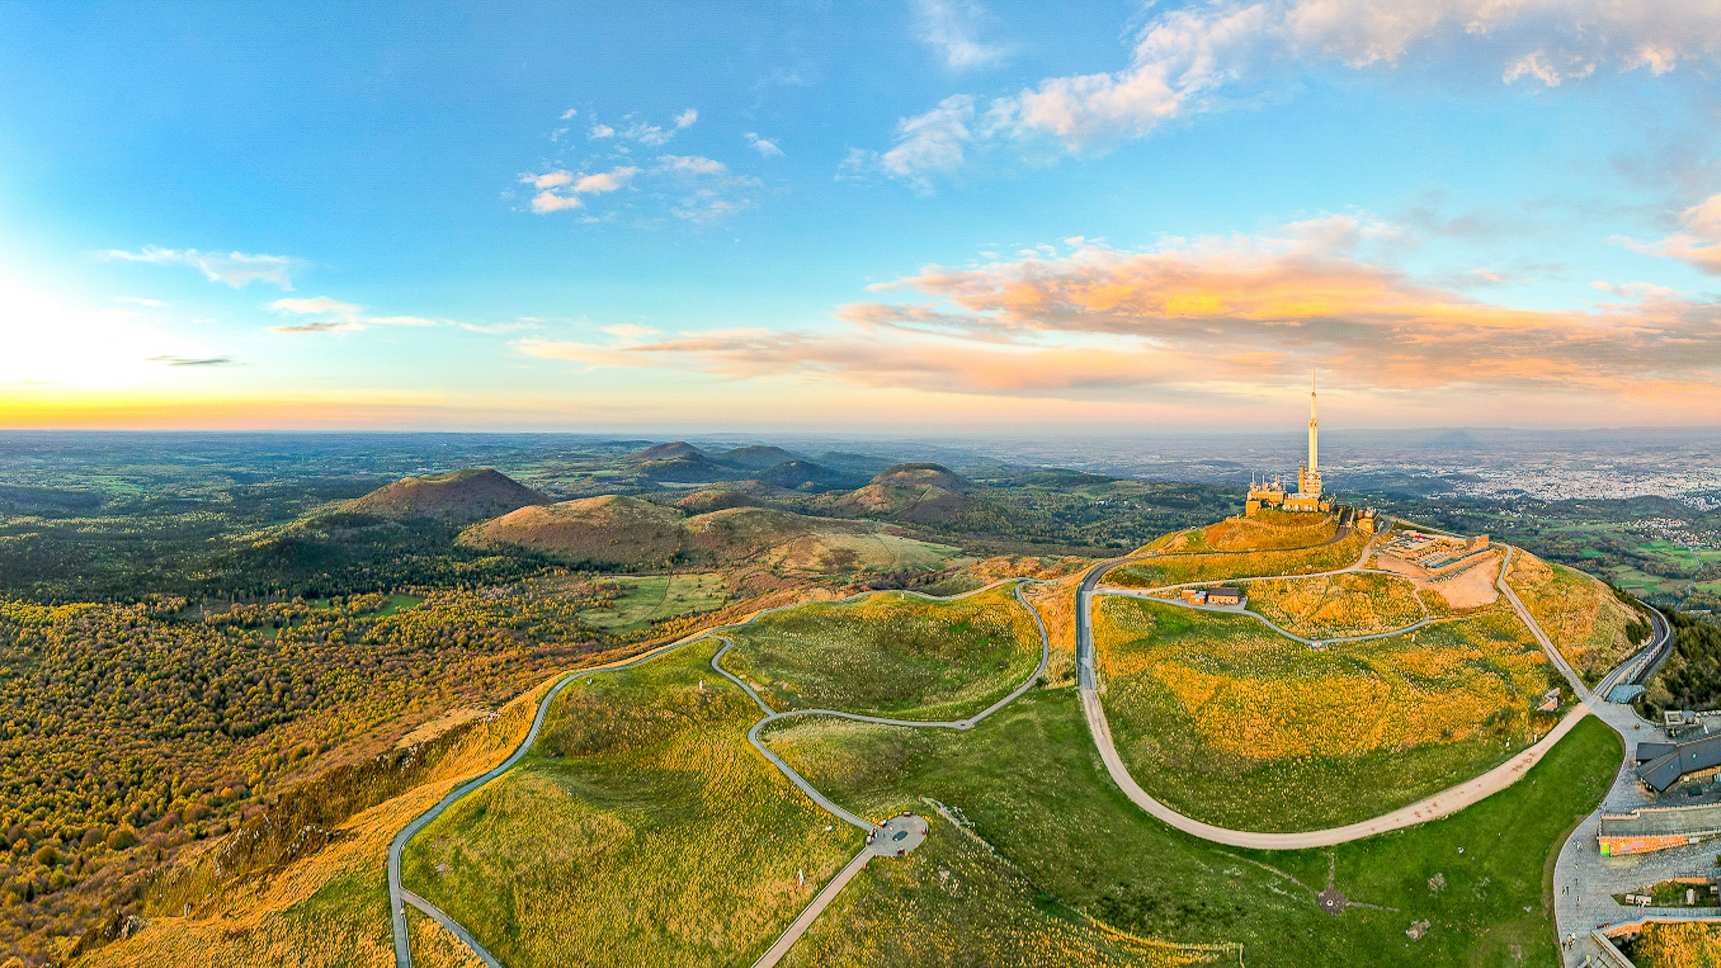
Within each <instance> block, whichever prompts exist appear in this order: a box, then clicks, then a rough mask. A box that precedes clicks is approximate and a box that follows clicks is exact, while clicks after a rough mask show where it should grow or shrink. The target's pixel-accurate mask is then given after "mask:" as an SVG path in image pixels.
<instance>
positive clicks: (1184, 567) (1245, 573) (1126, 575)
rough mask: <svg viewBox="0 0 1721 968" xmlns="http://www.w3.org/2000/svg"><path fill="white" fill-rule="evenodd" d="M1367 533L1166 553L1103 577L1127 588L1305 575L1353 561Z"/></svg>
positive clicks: (1365, 540) (1110, 572)
mask: <svg viewBox="0 0 1721 968" xmlns="http://www.w3.org/2000/svg"><path fill="white" fill-rule="evenodd" d="M1368 541H1369V536H1368V535H1366V534H1362V533H1360V532H1353V533H1352V534H1351V535H1349V536H1348V537H1346V538H1345V539H1344V540H1343V541H1340V542H1338V543H1336V544H1331V545H1327V546H1326V547H1324V548H1316V549H1313V550H1311V551H1251V552H1247V553H1243V554H1201V553H1199V552H1197V553H1192V554H1181V553H1179V554H1169V555H1167V556H1166V557H1164V558H1156V559H1154V560H1152V561H1147V562H1142V563H1140V564H1135V565H1125V566H1124V567H1122V568H1114V569H1112V570H1111V571H1109V572H1107V573H1106V578H1105V580H1106V581H1107V582H1108V583H1110V584H1113V585H1122V586H1124V587H1126V588H1154V587H1157V586H1160V585H1175V584H1181V583H1183V582H1196V581H1223V580H1224V579H1227V578H1254V577H1257V576H1264V575H1307V574H1310V573H1312V572H1317V571H1333V570H1335V569H1338V568H1344V567H1346V566H1348V565H1351V564H1354V563H1355V562H1356V560H1357V557H1358V556H1359V555H1361V554H1362V549H1363V548H1364V547H1365V546H1367V545H1368Z"/></svg>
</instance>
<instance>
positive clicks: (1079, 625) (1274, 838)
mask: <svg viewBox="0 0 1721 968" xmlns="http://www.w3.org/2000/svg"><path fill="white" fill-rule="evenodd" d="M1383 533H1384V532H1383ZM1342 537H1344V535H1343V534H1342V533H1341V535H1340V536H1339V537H1335V538H1334V539H1333V541H1328V542H1326V543H1325V544H1332V543H1334V542H1336V541H1338V540H1340V538H1342ZM1379 540H1380V535H1376V536H1375V537H1374V538H1373V539H1372V540H1370V541H1369V543H1368V544H1367V545H1366V546H1364V547H1363V550H1362V554H1361V556H1360V557H1359V558H1358V559H1357V560H1356V562H1355V563H1353V564H1351V565H1350V566H1349V567H1346V568H1338V569H1334V570H1332V571H1325V572H1315V573H1311V574H1307V575H1286V576H1273V577H1284V578H1317V577H1322V576H1326V575H1338V574H1347V573H1356V572H1364V571H1370V572H1372V571H1377V570H1378V569H1365V568H1364V567H1363V565H1364V564H1365V563H1366V562H1367V561H1368V558H1369V555H1370V554H1371V553H1372V552H1373V550H1374V545H1375V542H1377V541H1379ZM1313 547H1322V545H1315V546H1312V547H1311V548H1309V549H1289V550H1312V548H1313ZM1211 553H1212V552H1208V554H1211ZM1166 557H1178V556H1177V555H1168V554H1165V553H1162V552H1153V553H1149V554H1145V555H1132V556H1128V557H1124V558H1113V559H1111V560H1109V561H1102V562H1100V563H1099V564H1097V565H1095V566H1093V568H1091V569H1089V571H1088V573H1087V574H1086V575H1085V576H1083V578H1082V582H1081V585H1080V586H1079V588H1078V590H1077V594H1076V668H1077V677H1076V682H1077V686H1078V688H1079V689H1080V691H1081V698H1082V712H1083V714H1084V715H1085V716H1086V718H1087V721H1088V732H1089V733H1090V734H1091V735H1092V736H1093V739H1094V745H1095V746H1096V747H1097V748H1098V749H1099V753H1100V760H1101V761H1102V762H1104V763H1105V767H1106V772H1107V773H1109V774H1111V778H1112V782H1114V783H1116V784H1117V785H1118V788H1119V789H1121V790H1122V791H1123V793H1124V795H1125V796H1127V797H1128V798H1129V799H1130V801H1131V802H1132V803H1134V804H1135V805H1136V806H1138V807H1140V808H1141V809H1142V810H1144V811H1146V812H1147V813H1148V814H1149V815H1151V816H1153V817H1154V818H1156V819H1158V820H1160V821H1161V822H1163V823H1165V824H1167V825H1169V826H1172V827H1176V828H1177V829H1178V830H1181V831H1183V832H1184V833H1187V834H1191V835H1193V836H1196V837H1200V838H1201V839H1203V840H1207V841H1211V842H1213V843H1216V844H1224V845H1226V846H1228V847H1246V848H1252V849H1257V850H1301V849H1305V848H1310V847H1332V846H1336V845H1338V844H1343V843H1349V842H1350V841H1353V840H1361V839H1362V838H1364V837H1372V836H1374V835H1376V834H1382V833H1386V832H1387V831H1390V830H1399V829H1402V828H1404V827H1412V826H1415V825H1417V824H1420V823H1427V822H1428V821H1430V820H1437V819H1439V818H1441V817H1445V816H1448V815H1450V814H1454V813H1457V812H1458V811H1460V810H1462V809H1464V808H1465V807H1468V806H1470V805H1471V804H1473V803H1476V802H1477V801H1479V800H1482V799H1485V798H1487V797H1489V796H1492V795H1493V794H1495V793H1498V792H1500V791H1501V790H1504V789H1506V788H1507V787H1509V786H1511V785H1512V784H1514V783H1516V782H1517V781H1518V780H1519V779H1521V778H1522V777H1523V776H1524V774H1525V773H1527V772H1529V770H1530V768H1531V767H1533V766H1535V765H1536V764H1537V763H1539V762H1541V759H1542V757H1543V756H1545V755H1546V754H1547V752H1548V750H1550V749H1553V747H1554V745H1555V744H1556V743H1558V742H1559V741H1560V740H1561V739H1562V738H1563V737H1564V736H1565V735H1566V734H1567V733H1569V732H1571V730H1572V727H1574V726H1576V725H1577V724H1578V722H1579V721H1580V720H1582V719H1583V718H1584V717H1585V716H1586V715H1589V713H1590V712H1591V709H1590V706H1589V704H1588V703H1586V702H1582V701H1580V702H1579V703H1578V704H1577V705H1576V706H1574V707H1573V708H1572V709H1571V711H1570V712H1568V713H1567V714H1566V715H1565V717H1564V718H1563V719H1561V720H1560V722H1559V724H1558V725H1556V726H1555V727H1554V728H1553V729H1552V730H1550V731H1549V732H1548V734H1547V735H1546V736H1543V737H1542V738H1541V739H1540V740H1538V741H1537V742H1536V743H1534V744H1533V745H1531V746H1529V747H1526V748H1525V749H1524V750H1522V751H1520V752H1519V753H1518V754H1516V755H1515V756H1513V757H1512V758H1511V759H1509V760H1507V761H1506V762H1504V763H1502V764H1500V765H1499V766H1496V767H1494V768H1493V769H1491V770H1489V771H1488V772H1486V773H1483V774H1482V775H1480V776H1477V777H1473V778H1471V779H1469V780H1466V781H1464V782H1463V783H1460V784H1458V785H1456V786H1452V787H1449V788H1447V789H1445V790H1442V791H1440V792H1439V793H1436V794H1434V795H1433V796H1431V797H1428V798H1427V799H1424V800H1420V801H1418V802H1416V803H1413V804H1410V805H1409V806H1406V807H1400V808H1399V809H1397V810H1394V811H1392V812H1390V813H1386V814H1382V815H1381V816H1378V817H1374V818H1371V819H1368V820H1362V821H1358V822H1356V823H1352V824H1346V825H1344V826H1342V827H1328V828H1325V829H1322V830H1307V831H1299V832H1297V833H1264V832H1259V831H1249V830H1233V829H1231V828H1228V827H1220V826H1216V825H1214V824H1210V823H1206V822H1203V821H1200V820H1196V819H1195V818H1193V817H1189V816H1185V815H1184V814H1181V813H1178V812H1177V811H1176V810H1173V809H1172V808H1171V807H1169V806H1167V805H1166V804H1165V803H1163V802H1162V801H1160V800H1157V799H1155V798H1154V797H1153V796H1152V795H1151V794H1149V793H1148V792H1147V791H1146V790H1144V789H1142V788H1141V785H1140V784H1139V783H1137V782H1136V780H1135V777H1134V776H1132V775H1131V774H1130V772H1129V768H1128V766H1126V765H1125V764H1124V762H1123V757H1122V756H1120V755H1119V754H1118V751H1117V743H1116V742H1115V740H1113V738H1112V733H1111V723H1110V722H1109V721H1108V720H1107V718H1106V713H1105V706H1104V705H1103V704H1102V703H1101V701H1100V694H1099V676H1098V674H1097V673H1096V672H1095V669H1094V630H1093V600H1094V596H1095V595H1096V594H1100V593H1102V590H1101V589H1100V579H1101V578H1102V577H1103V576H1104V575H1105V574H1106V573H1107V572H1109V571H1111V570H1112V569H1114V568H1117V567H1120V566H1122V565H1127V564H1132V563H1135V562H1139V561H1149V560H1152V559H1155V558H1166ZM1510 565H1511V549H1510V548H1508V549H1507V553H1506V557H1505V560H1504V561H1502V562H1501V565H1500V577H1499V579H1498V581H1499V585H1500V588H1501V590H1502V591H1504V592H1505V593H1506V595H1507V600H1508V601H1509V602H1510V603H1511V604H1512V606H1513V608H1514V610H1516V611H1517V613H1518V616H1519V618H1521V619H1522V620H1523V621H1524V623H1525V624H1526V625H1527V626H1529V628H1530V630H1531V632H1532V633H1534V635H1535V637H1536V641H1537V643H1538V644H1540V645H1541V646H1542V650H1543V651H1544V652H1546V653H1547V654H1548V658H1549V660H1550V661H1552V662H1553V663H1554V664H1555V665H1556V666H1557V667H1558V668H1559V669H1560V670H1561V672H1562V673H1564V674H1565V675H1566V678H1567V679H1568V681H1570V682H1571V683H1572V686H1573V689H1575V690H1577V693H1576V694H1577V695H1578V697H1579V698H1580V699H1581V700H1582V699H1588V691H1587V690H1585V689H1584V688H1583V683H1582V681H1581V680H1579V679H1578V678H1577V676H1576V674H1574V673H1573V672H1572V671H1571V667H1570V666H1568V665H1567V664H1566V661H1565V659H1564V658H1563V657H1561V656H1560V654H1559V650H1557V649H1555V648H1554V647H1553V643H1552V642H1550V641H1548V637H1547V636H1546V635H1544V634H1543V633H1542V630H1541V628H1540V626H1538V625H1537V624H1536V623H1535V619H1534V618H1533V617H1532V616H1531V615H1530V613H1529V611H1528V610H1527V609H1525V608H1524V607H1523V603H1522V602H1519V601H1518V598H1517V595H1515V594H1513V593H1512V591H1511V589H1510V588H1509V587H1507V585H1506V572H1507V570H1508V568H1509V567H1510ZM1388 574H1392V573H1390V572H1388ZM1399 577H1401V578H1402V577H1403V576H1402V575H1401V576H1399ZM1251 580H1255V581H1259V580H1262V579H1260V578H1255V579H1248V578H1241V579H1225V581H1228V582H1231V581H1235V582H1244V581H1251ZM1194 584H1213V582H1188V583H1184V584H1183V585H1168V586H1165V588H1161V589H1147V590H1144V591H1142V592H1122V593H1124V594H1131V595H1135V596H1137V597H1140V596H1143V595H1145V594H1147V593H1150V592H1153V591H1163V590H1167V589H1175V588H1181V587H1185V585H1194ZM1121 591H1122V590H1113V589H1105V590H1103V593H1104V594H1119V593H1120V592H1121ZM1154 600H1155V601H1160V602H1162V603H1164V604H1180V603H1179V602H1177V601H1167V600H1165V599H1154ZM1188 607H1199V606H1188ZM1204 610H1206V611H1214V612H1222V613H1225V614H1232V615H1235V614H1239V612H1238V611H1236V610H1233V609H1222V608H1206V609H1204ZM1242 614H1251V615H1253V614H1254V613H1242ZM1424 615H1425V616H1426V615H1427V611H1426V608H1425V609H1424ZM1256 617H1257V618H1260V619H1261V620H1262V621H1263V622H1266V619H1265V618H1264V617H1262V616H1258V615H1257V616H1256ZM1429 621H1430V619H1428V618H1426V617H1425V618H1424V619H1423V621H1421V622H1418V623H1416V624H1414V625H1411V626H1407V627H1405V628H1402V629H1397V630H1395V631H1392V632H1386V633H1381V634H1379V635H1370V636H1359V637H1357V639H1367V638H1383V637H1386V636H1390V635H1402V634H1404V633H1406V632H1410V631H1413V630H1415V629H1417V628H1421V627H1422V626H1424V625H1427V624H1428V623H1429ZM1266 624H1267V625H1269V626H1271V627H1273V628H1274V629H1278V626H1276V625H1273V623H1272V622H1266ZM1279 631H1281V632H1282V631H1283V630H1282V629H1281V630H1279ZM1285 634H1287V635H1288V636H1289V637H1290V638H1293V639H1297V640H1298V641H1301V642H1305V643H1311V644H1312V642H1311V640H1309V639H1305V638H1302V637H1300V636H1296V635H1290V634H1289V633H1285ZM1355 640H1356V639H1352V640H1343V639H1327V640H1325V641H1328V642H1340V641H1355Z"/></svg>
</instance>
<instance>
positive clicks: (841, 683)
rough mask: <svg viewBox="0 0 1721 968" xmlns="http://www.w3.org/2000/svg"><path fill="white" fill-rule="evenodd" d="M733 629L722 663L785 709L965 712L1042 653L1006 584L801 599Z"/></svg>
mask: <svg viewBox="0 0 1721 968" xmlns="http://www.w3.org/2000/svg"><path fill="white" fill-rule="evenodd" d="M734 638H735V648H734V650H733V651H731V652H730V653H729V654H728V655H727V656H725V657H724V659H723V662H724V665H725V666H726V667H727V668H728V669H729V670H730V671H731V672H734V673H735V674H736V675H739V676H742V677H743V678H746V679H748V680H750V681H751V682H752V683H754V684H755V686H756V688H758V689H759V692H760V694H761V695H763V696H764V697H765V699H766V701H767V702H769V703H771V705H772V706H773V708H776V709H780V710H781V709H838V710H842V711H843V712H853V713H870V714H875V715H889V716H894V717H897V718H905V719H953V718H959V717H962V716H967V715H971V714H973V713H975V712H979V711H980V710H982V709H984V708H986V706H988V705H990V704H991V703H993V702H995V701H996V700H997V699H999V698H1000V697H1002V696H1003V695H1004V694H1006V693H1008V692H1009V691H1010V690H1011V689H1013V688H1015V687H1016V686H1017V685H1019V684H1020V683H1021V682H1022V681H1023V680H1024V679H1026V678H1027V677H1028V675H1029V673H1031V672H1033V671H1034V668H1035V667H1036V666H1037V665H1039V662H1040V633H1039V629H1038V627H1037V626H1036V625H1035V624H1034V620H1033V617H1032V616H1031V615H1030V614H1029V613H1028V611H1027V610H1026V609H1024V608H1023V607H1022V606H1021V604H1020V603H1018V602H1017V601H1016V597H1015V594H1014V592H1013V591H1012V590H1011V588H1010V586H1000V587H997V588H994V589H992V590H990V591H986V592H980V593H978V594H974V595H970V596H968V597H966V598H961V599H957V600H954V601H948V602H940V601H929V600H927V599H924V598H920V597H918V596H913V595H907V594H904V593H902V592H880V593H878V594H875V595H869V596H867V597H865V598H862V599H860V600H858V601H853V602H845V603H832V604H813V605H803V606H800V607H798V608H793V609H789V610H787V611H782V612H776V613H774V614H771V615H768V616H766V617H764V618H762V619H760V620H759V621H757V622H755V623H754V624H752V625H750V626H748V627H746V628H744V629H739V630H737V631H736V632H735V633H734Z"/></svg>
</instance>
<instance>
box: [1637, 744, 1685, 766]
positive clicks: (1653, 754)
mask: <svg viewBox="0 0 1721 968" xmlns="http://www.w3.org/2000/svg"><path fill="white" fill-rule="evenodd" d="M1678 748H1679V747H1678V746H1677V745H1676V744H1674V743H1655V742H1649V743H1639V744H1637V761H1638V762H1639V763H1648V762H1649V761H1650V760H1655V759H1660V758H1661V757H1663V756H1666V755H1667V754H1669V753H1671V752H1673V751H1674V750H1676V749H1678Z"/></svg>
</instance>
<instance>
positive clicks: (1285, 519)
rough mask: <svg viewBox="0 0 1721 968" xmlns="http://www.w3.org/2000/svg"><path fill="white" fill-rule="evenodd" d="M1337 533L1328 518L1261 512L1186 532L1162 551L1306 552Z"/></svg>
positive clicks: (1335, 522)
mask: <svg viewBox="0 0 1721 968" xmlns="http://www.w3.org/2000/svg"><path fill="white" fill-rule="evenodd" d="M1338 529H1339V522H1338V518H1336V517H1334V516H1333V515H1330V514H1298V513H1293V512H1288V511H1271V510H1263V511H1261V512H1259V513H1258V514H1256V515H1255V516H1254V517H1252V518H1251V517H1243V516H1238V517H1234V518H1226V519H1225V520H1223V521H1220V522H1218V523H1216V524H1211V525H1208V526H1207V527H1205V528H1202V529H1201V530H1199V531H1191V532H1188V533H1187V534H1184V535H1181V536H1178V537H1176V538H1174V539H1173V540H1172V541H1170V542H1168V543H1167V544H1166V545H1165V548H1166V550H1168V551H1175V552H1179V553H1188V552H1194V551H1271V550H1285V549H1292V548H1307V547H1310V546H1311V545H1318V544H1320V543H1322V542H1324V541H1327V540H1329V539H1331V538H1332V537H1333V536H1334V535H1337V534H1338Z"/></svg>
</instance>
